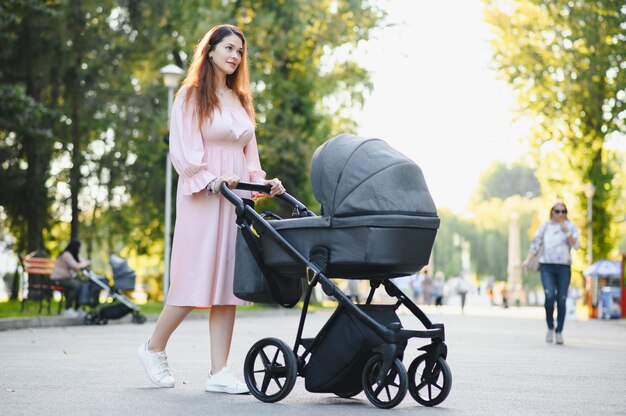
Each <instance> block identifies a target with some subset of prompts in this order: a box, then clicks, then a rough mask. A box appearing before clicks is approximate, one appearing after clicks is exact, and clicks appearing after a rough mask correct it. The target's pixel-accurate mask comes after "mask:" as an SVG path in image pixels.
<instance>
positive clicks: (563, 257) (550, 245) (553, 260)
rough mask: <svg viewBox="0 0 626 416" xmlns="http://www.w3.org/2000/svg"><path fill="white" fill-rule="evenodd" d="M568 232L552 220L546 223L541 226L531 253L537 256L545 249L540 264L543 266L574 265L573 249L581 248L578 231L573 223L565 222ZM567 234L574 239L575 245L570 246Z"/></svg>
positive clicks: (531, 247) (533, 241)
mask: <svg viewBox="0 0 626 416" xmlns="http://www.w3.org/2000/svg"><path fill="white" fill-rule="evenodd" d="M565 223H566V224H567V229H568V231H567V232H563V230H561V225H560V224H559V223H558V222H554V221H552V220H550V221H547V222H544V223H543V224H541V225H540V226H539V228H538V229H537V232H536V233H535V236H534V237H533V239H532V241H531V243H530V252H531V253H532V254H537V253H539V252H540V251H541V250H542V249H543V253H542V254H541V257H539V263H542V264H566V265H570V264H572V254H571V249H572V248H574V249H578V248H580V239H579V237H578V230H577V229H576V226H575V225H574V223H573V222H571V221H567V220H566V221H565ZM567 233H570V234H571V235H572V237H573V238H574V240H575V241H574V244H572V245H570V243H569V241H568V238H567Z"/></svg>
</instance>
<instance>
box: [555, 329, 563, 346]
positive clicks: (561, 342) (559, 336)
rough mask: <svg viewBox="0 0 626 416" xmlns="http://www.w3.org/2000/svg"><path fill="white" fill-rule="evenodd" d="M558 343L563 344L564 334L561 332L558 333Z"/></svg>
mask: <svg viewBox="0 0 626 416" xmlns="http://www.w3.org/2000/svg"><path fill="white" fill-rule="evenodd" d="M556 343H557V345H563V334H562V333H560V332H557V333H556Z"/></svg>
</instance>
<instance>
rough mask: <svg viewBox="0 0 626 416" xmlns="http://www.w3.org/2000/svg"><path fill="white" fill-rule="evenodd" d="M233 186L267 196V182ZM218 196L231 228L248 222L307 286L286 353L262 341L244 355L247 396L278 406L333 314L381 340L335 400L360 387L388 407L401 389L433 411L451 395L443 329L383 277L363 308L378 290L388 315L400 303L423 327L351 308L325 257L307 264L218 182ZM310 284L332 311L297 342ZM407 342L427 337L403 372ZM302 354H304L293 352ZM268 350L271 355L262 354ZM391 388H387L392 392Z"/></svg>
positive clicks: (299, 209)
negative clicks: (301, 272) (299, 268)
mask: <svg viewBox="0 0 626 416" xmlns="http://www.w3.org/2000/svg"><path fill="white" fill-rule="evenodd" d="M236 189H240V190H247V191H254V192H262V193H266V194H269V192H270V186H268V185H256V184H249V183H239V185H238V186H237V187H236ZM220 191H221V194H222V195H223V196H224V197H225V198H226V199H227V200H228V201H229V202H230V203H232V204H233V205H234V207H235V213H236V215H237V225H238V227H240V228H245V227H249V226H251V225H253V226H254V229H255V230H256V231H257V232H259V233H262V234H263V236H264V238H266V237H269V238H271V239H272V240H273V241H274V242H275V243H276V244H277V245H279V246H280V247H281V248H282V249H283V250H285V252H286V253H288V254H289V256H291V257H292V258H293V259H294V260H295V261H297V262H298V263H299V264H301V265H303V266H305V267H306V274H307V276H306V281H307V283H308V285H307V288H306V291H305V294H304V298H303V306H302V312H301V315H300V322H299V325H298V330H297V335H296V339H295V341H294V346H293V348H290V347H289V346H287V344H285V343H284V342H283V341H281V340H279V339H276V338H264V339H262V340H260V341H258V342H257V343H255V344H254V345H253V346H252V348H251V349H250V351H249V352H248V354H247V356H246V360H245V364H244V377H245V380H246V384H247V385H248V388H249V389H250V392H251V394H252V395H254V396H255V397H256V398H257V399H259V400H261V401H264V402H277V401H279V400H282V399H283V398H285V397H286V396H287V395H288V394H289V393H290V391H291V389H292V388H293V386H294V384H295V380H296V378H297V376H301V377H304V378H306V368H307V364H308V363H307V358H310V356H311V354H312V353H313V352H314V351H315V348H316V347H317V346H318V345H319V344H320V342H321V341H322V339H323V335H324V334H325V332H326V329H327V328H329V327H331V326H332V325H333V323H334V321H335V320H336V319H337V316H339V315H340V313H344V312H345V313H348V314H349V315H350V316H352V317H354V318H356V319H357V320H358V321H359V322H360V323H362V324H363V325H365V326H366V327H367V328H369V329H370V330H371V331H373V332H374V333H375V334H376V335H377V336H378V337H380V339H381V340H382V341H383V342H384V343H382V344H380V345H377V346H376V347H374V348H373V349H372V357H371V358H370V359H369V361H368V362H367V364H365V368H364V370H363V376H362V386H361V387H362V388H352V389H351V390H350V391H340V392H334V393H335V394H336V395H338V396H340V397H345V398H348V397H352V396H354V395H356V394H358V393H360V392H361V390H364V391H365V394H366V396H367V398H368V399H369V400H370V402H371V403H372V404H374V405H375V406H377V407H379V408H392V407H395V406H396V405H397V404H399V403H400V402H401V401H402V399H403V398H404V396H405V395H406V392H407V391H409V393H410V394H411V395H412V396H413V398H414V399H415V400H416V401H417V402H418V403H420V404H422V405H425V406H435V405H437V404H439V403H441V402H443V400H445V398H446V397H447V395H448V393H449V391H450V387H451V382H452V377H451V373H450V369H449V367H448V365H447V363H446V361H445V359H446V357H447V346H446V344H445V342H444V341H445V329H444V325H443V324H440V323H433V322H431V321H430V320H429V319H428V317H427V316H426V314H425V313H424V312H423V311H422V310H421V309H420V308H419V307H418V306H417V305H416V304H415V303H414V302H413V301H412V300H410V299H409V298H408V297H407V296H406V295H405V294H404V293H403V292H402V291H401V290H400V289H399V288H398V287H397V286H396V285H395V284H394V283H393V282H391V281H390V280H389V279H369V281H370V287H371V289H370V292H369V295H368V297H367V300H366V302H365V304H364V305H372V300H373V297H374V294H375V292H376V290H377V289H379V288H380V287H381V286H382V287H384V289H385V290H386V292H387V294H388V295H389V296H392V297H395V298H396V299H397V302H396V303H395V305H393V306H392V307H393V311H394V313H395V311H396V310H397V309H398V308H399V307H400V306H402V305H403V306H405V307H406V308H407V309H408V310H409V311H410V312H411V313H412V314H413V315H414V316H415V317H416V318H417V319H418V320H419V321H420V322H421V324H422V325H423V326H424V329H419V330H414V329H404V328H402V325H401V323H400V322H391V323H389V324H388V325H383V324H381V323H380V322H378V321H377V320H376V319H374V318H372V317H371V316H369V315H368V314H367V313H365V312H364V311H363V310H362V307H361V306H363V305H358V304H354V303H353V302H352V300H351V299H350V297H348V296H347V295H346V294H344V293H343V292H342V291H341V290H340V289H339V288H338V287H337V286H336V285H335V283H334V282H333V281H332V280H331V279H330V278H329V277H328V276H327V275H326V273H325V269H326V264H327V261H328V257H327V253H324V251H323V250H319V252H312V253H311V258H310V259H307V258H305V257H304V256H303V255H302V254H301V253H299V252H298V251H297V250H296V249H295V248H294V247H293V246H292V245H291V244H290V243H289V242H288V241H287V240H286V239H285V238H283V236H281V235H280V234H279V232H278V231H276V230H275V229H274V228H273V227H272V226H271V225H270V224H269V223H268V222H267V221H266V220H265V219H264V218H263V217H262V216H261V215H260V214H258V213H257V212H256V211H255V210H254V209H253V208H252V207H251V206H249V205H248V204H246V203H244V201H243V199H242V198H240V197H239V196H238V195H236V194H235V193H234V192H233V191H232V190H230V189H229V188H228V187H227V186H226V184H225V183H222V184H221V186H220ZM276 198H277V199H279V200H281V201H282V202H285V203H287V204H289V205H290V206H291V207H293V209H294V211H293V215H292V216H293V217H310V216H315V214H314V213H313V212H311V211H309V210H308V209H307V207H306V206H305V205H304V204H302V203H301V202H300V201H298V200H297V199H295V198H294V197H293V196H291V195H289V194H287V193H285V194H282V195H278V196H276ZM251 249H252V248H251ZM303 278H304V276H303ZM363 280H365V279H363ZM317 284H320V285H321V288H322V290H323V292H324V293H325V294H326V295H327V296H329V297H333V298H334V299H336V300H337V302H338V304H339V306H338V307H337V309H336V311H335V313H334V314H333V315H332V316H331V318H330V319H329V320H328V322H326V324H325V325H324V327H323V328H322V330H321V331H320V332H319V334H318V335H317V336H316V337H315V338H303V336H302V335H303V330H304V324H305V321H306V316H307V313H308V308H309V303H310V299H311V295H312V292H313V288H314V287H315V286H316V285H317ZM282 306H285V307H291V306H293V305H282ZM412 338H423V339H430V341H431V342H430V344H427V345H424V346H422V347H420V348H418V350H419V351H423V354H421V355H419V356H418V357H417V358H415V360H414V361H413V362H412V363H411V365H410V366H409V370H408V374H407V371H406V369H405V367H404V365H403V364H402V361H401V359H402V357H403V353H404V349H405V347H406V345H407V343H408V340H410V339H412ZM301 349H303V351H302V353H299V351H300V350H301ZM270 350H271V353H268V352H270ZM272 353H273V354H272ZM272 356H273V358H272ZM259 358H260V359H261V362H262V363H263V367H264V368H263V369H262V370H260V371H259V370H257V369H256V368H255V361H257V359H259ZM256 373H262V374H263V380H262V382H260V383H259V381H258V380H257V379H256V377H255V375H256ZM281 381H282V383H281ZM272 382H274V383H275V384H276V385H277V386H278V391H275V392H272V391H270V390H272ZM433 388H434V389H436V390H438V394H435V395H433V392H432V390H433ZM390 390H393V391H394V392H393V394H392V393H390ZM424 390H426V391H424ZM385 393H386V394H385Z"/></svg>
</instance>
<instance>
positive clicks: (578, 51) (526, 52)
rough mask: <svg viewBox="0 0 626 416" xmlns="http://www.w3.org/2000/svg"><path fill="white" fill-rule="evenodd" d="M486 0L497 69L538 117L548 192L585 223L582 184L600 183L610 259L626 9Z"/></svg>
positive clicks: (609, 4) (596, 225) (537, 141)
mask: <svg viewBox="0 0 626 416" xmlns="http://www.w3.org/2000/svg"><path fill="white" fill-rule="evenodd" d="M485 3H486V6H487V7H486V12H485V15H486V20H487V22H488V23H490V24H491V25H492V26H493V29H494V38H493V42H492V44H493V48H494V61H495V65H496V68H497V69H498V70H499V72H500V74H501V75H502V76H503V77H504V78H505V79H506V80H507V81H508V82H509V83H510V84H511V86H512V87H513V88H514V90H515V91H516V93H517V95H518V101H519V104H520V111H521V112H523V113H525V114H527V115H528V116H530V117H531V118H532V119H534V120H535V121H536V124H535V126H534V129H533V131H532V133H531V137H529V142H530V144H531V146H532V147H533V148H534V149H535V157H536V159H537V162H539V161H542V163H537V165H538V166H539V168H538V174H537V176H538V179H539V181H540V183H541V186H542V193H543V195H544V196H546V197H550V199H553V197H555V196H559V197H561V198H563V199H564V200H565V201H566V202H567V203H568V204H569V205H570V207H573V208H574V209H570V211H573V212H574V216H575V219H577V220H578V222H579V223H584V217H585V215H584V213H585V212H586V202H587V201H586V197H585V195H584V192H583V186H584V184H587V183H591V184H593V185H594V186H595V187H596V194H595V196H594V198H593V231H594V236H595V237H594V247H593V251H594V258H597V257H600V256H601V257H604V256H606V255H607V254H608V253H609V252H610V250H611V249H612V248H614V247H615V246H616V235H615V227H614V221H613V219H614V216H616V215H617V216H619V215H620V214H621V213H620V212H619V211H616V210H615V208H617V207H618V205H617V204H618V203H619V202H618V198H619V196H620V195H623V194H624V184H623V182H622V183H620V182H619V181H618V180H616V176H615V175H616V170H615V168H616V167H618V166H620V163H621V166H623V163H624V160H623V159H621V160H620V157H619V155H617V154H616V153H615V151H612V150H611V148H610V147H609V146H607V142H610V141H611V140H618V139H619V138H620V137H621V138H622V140H623V137H624V135H625V134H626V125H625V122H624V119H625V118H626V116H625V113H624V107H625V105H626V93H625V92H624V91H625V88H626V73H625V71H624V69H625V68H624V66H623V59H624V55H625V54H626V48H625V46H624V45H625V40H626V37H625V33H624V24H625V22H626V7H624V3H623V1H619V0H589V1H569V0H485ZM548 155H549V156H548ZM547 157H550V159H551V160H550V162H551V163H546V162H545V160H544V159H546V158H547ZM622 212H623V211H622ZM621 215H623V214H621ZM576 216H577V217H576ZM585 244H589V242H588V241H586V242H585Z"/></svg>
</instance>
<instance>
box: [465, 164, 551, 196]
mask: <svg viewBox="0 0 626 416" xmlns="http://www.w3.org/2000/svg"><path fill="white" fill-rule="evenodd" d="M540 194H541V188H540V186H539V181H537V178H536V177H535V169H533V168H530V167H527V166H524V165H522V164H520V163H516V164H513V165H507V164H505V163H502V162H494V163H493V164H492V165H491V166H490V167H489V168H488V169H487V170H486V171H484V172H483V173H482V175H481V177H480V180H479V189H478V191H477V193H476V196H477V198H479V199H480V200H489V199H491V198H499V199H506V198H508V197H510V196H513V195H520V196H525V197H527V198H534V197H537V196H539V195H540Z"/></svg>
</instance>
